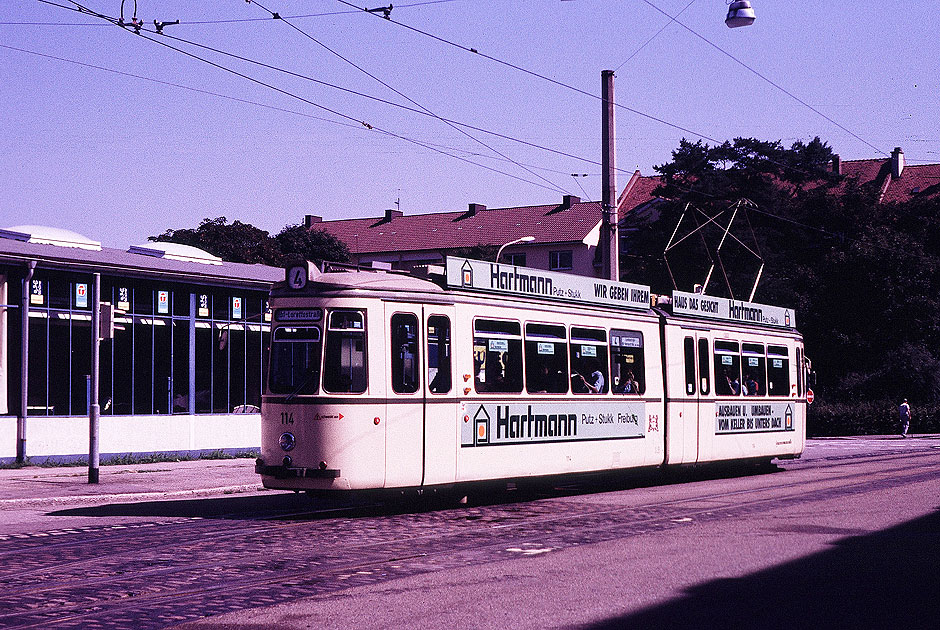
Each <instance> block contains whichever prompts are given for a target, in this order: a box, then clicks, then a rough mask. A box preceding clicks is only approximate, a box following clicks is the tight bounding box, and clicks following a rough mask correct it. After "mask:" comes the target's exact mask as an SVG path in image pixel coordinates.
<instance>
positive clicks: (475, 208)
mask: <svg viewBox="0 0 940 630" xmlns="http://www.w3.org/2000/svg"><path fill="white" fill-rule="evenodd" d="M484 210H486V206H484V205H483V204H482V203H471V204H470V205H469V206H468V207H467V211H466V212H464V213H463V214H462V215H460V216H459V217H457V220H458V221H463V220H464V219H469V218H470V217H475V216H476V215H477V212H483V211H484Z"/></svg>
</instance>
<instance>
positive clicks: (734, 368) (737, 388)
mask: <svg viewBox="0 0 940 630" xmlns="http://www.w3.org/2000/svg"><path fill="white" fill-rule="evenodd" d="M715 394H717V395H718V396H740V395H741V355H740V354H738V344H737V342H735V341H715Z"/></svg>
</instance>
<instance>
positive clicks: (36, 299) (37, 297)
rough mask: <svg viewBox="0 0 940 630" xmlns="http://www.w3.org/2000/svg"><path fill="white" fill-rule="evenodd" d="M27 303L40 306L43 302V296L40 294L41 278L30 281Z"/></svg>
mask: <svg viewBox="0 0 940 630" xmlns="http://www.w3.org/2000/svg"><path fill="white" fill-rule="evenodd" d="M29 303H30V304H35V305H37V306H42V305H43V304H44V303H45V298H44V297H43V294H42V280H33V281H32V282H31V283H30V289H29Z"/></svg>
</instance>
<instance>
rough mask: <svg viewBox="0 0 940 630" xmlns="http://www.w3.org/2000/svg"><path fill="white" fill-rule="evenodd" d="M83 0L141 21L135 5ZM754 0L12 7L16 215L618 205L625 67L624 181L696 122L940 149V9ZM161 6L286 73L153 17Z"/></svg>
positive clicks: (108, 235)
mask: <svg viewBox="0 0 940 630" xmlns="http://www.w3.org/2000/svg"><path fill="white" fill-rule="evenodd" d="M52 1H53V2H54V3H56V4H61V5H66V6H73V5H72V3H70V2H67V1H66V0H52ZM83 4H84V5H85V6H87V7H88V8H90V9H92V10H94V11H97V12H99V13H101V14H105V15H108V16H114V17H118V16H119V15H120V9H121V2H120V0H86V1H85V2H83ZM753 4H754V6H755V11H756V13H757V16H758V18H757V22H756V23H755V24H754V25H753V26H751V27H748V28H738V29H729V28H727V27H726V26H725V24H724V13H725V11H726V4H725V2H724V1H723V0H694V1H692V2H691V3H690V0H651V1H650V2H646V1H645V0H623V1H609V0H544V1H528V0H515V1H509V0H506V1H503V0H489V1H481V0H450V1H438V2H428V1H426V0H425V1H422V0H412V1H406V0H403V1H402V2H401V3H395V8H394V9H393V11H392V14H391V17H392V20H384V19H382V18H381V17H377V16H374V15H369V14H366V13H365V12H363V11H357V10H353V9H350V8H349V6H348V5H345V4H344V3H342V2H338V1H336V0H306V1H303V0H292V1H289V0H263V1H262V3H261V5H258V4H257V3H246V2H244V0H202V1H200V2H175V1H157V0H137V2H136V5H137V15H138V17H140V18H141V19H142V20H143V22H144V25H145V30H144V31H143V35H144V36H139V35H135V34H134V33H133V32H131V31H128V30H124V29H121V28H120V27H117V26H114V25H111V24H108V23H106V22H104V21H102V20H100V19H97V18H94V17H91V16H84V15H80V14H78V13H76V12H73V11H69V10H66V9H63V8H61V7H58V6H54V5H51V4H47V3H43V2H38V1H36V0H5V1H4V2H3V3H2V5H0V80H2V85H3V89H2V90H0V108H2V111H3V117H2V119H0V143H2V145H0V190H2V191H3V194H2V195H0V227H8V226H13V225H20V224H43V225H54V226H58V227H65V228H68V229H72V230H75V231H78V232H80V233H82V234H85V235H87V236H89V237H91V238H94V239H96V240H100V241H101V242H102V243H103V244H104V245H106V246H112V247H126V246H128V245H132V244H139V243H142V242H144V241H145V240H146V237H147V236H149V235H153V234H158V233H160V232H162V231H164V230H165V229H167V228H183V227H194V226H196V225H197V224H198V223H199V222H200V221H201V220H202V219H203V218H206V217H217V216H226V217H228V219H229V220H235V219H238V220H241V221H245V222H248V223H252V224H254V225H257V226H258V227H261V228H263V229H266V230H269V231H271V232H277V231H278V230H280V229H281V228H282V227H284V226H285V225H288V224H295V223H300V222H301V221H302V220H303V217H304V215H305V214H316V215H321V216H323V217H324V218H326V219H339V218H345V217H363V216H378V215H380V214H382V213H383V212H384V211H385V210H386V209H388V208H395V207H396V202H397V201H398V200H400V207H401V210H402V211H404V212H406V213H409V214H415V213H423V212H436V211H453V210H461V209H464V208H466V206H467V204H468V203H470V202H473V203H482V204H485V205H487V206H489V207H503V206H512V205H530V204H532V205H534V204H542V203H552V202H554V201H560V199H561V196H562V195H563V194H575V195H579V196H580V197H582V198H586V199H598V198H599V197H600V186H601V179H600V167H599V166H598V165H597V164H594V163H592V162H599V161H600V129H601V123H600V112H601V103H600V101H599V100H598V99H597V98H596V96H598V95H599V94H600V81H601V79H600V74H601V71H602V70H605V69H615V70H616V77H617V78H616V99H617V103H618V105H620V106H622V107H621V108H618V110H617V114H616V116H617V166H618V167H619V168H620V169H622V172H621V173H620V174H619V175H618V189H622V188H623V186H624V184H625V183H626V181H627V178H628V173H629V172H632V171H633V170H635V169H640V171H641V172H642V173H643V174H645V175H648V174H653V173H654V172H653V169H652V167H653V165H655V164H661V163H664V162H667V161H669V159H670V152H671V151H672V150H673V149H674V148H675V147H676V146H677V145H678V142H679V140H680V138H682V137H687V138H690V139H693V140H696V139H700V138H704V139H705V140H706V141H707V142H710V143H712V141H723V140H726V139H731V138H734V137H739V136H741V137H756V138H759V139H763V140H782V141H783V142H784V143H785V144H787V145H789V144H790V143H792V142H793V141H795V140H798V139H799V140H810V139H812V138H813V137H814V136H819V137H821V138H822V139H823V140H825V141H826V142H828V143H829V144H830V145H831V146H832V147H833V149H834V150H835V151H836V152H837V153H839V154H840V155H841V156H842V158H843V159H844V160H850V159H859V158H875V157H884V156H885V155H886V154H887V153H890V151H891V150H892V149H893V148H894V147H896V146H900V147H902V148H903V149H904V152H905V156H906V158H907V160H908V162H909V163H928V162H929V163H935V162H940V128H938V127H940V54H938V52H940V50H938V48H940V45H938V43H937V38H936V36H935V35H934V34H933V33H932V32H931V25H933V24H935V21H936V20H935V8H936V7H935V6H934V3H932V2H907V3H904V4H903V5H898V4H890V3H888V4H886V3H884V2H874V1H870V0H859V1H858V2H821V3H813V4H810V3H793V2H785V1H783V0H754V2H753ZM133 5H134V0H125V2H124V16H125V19H126V20H128V21H129V20H130V18H131V16H132V15H133ZM369 6H370V7H372V6H373V5H369ZM374 6H380V3H374ZM654 7H657V8H658V9H660V10H661V11H662V12H660V11H658V10H657V9H656V8H654ZM269 11H276V12H278V13H279V14H280V15H281V16H284V17H286V18H288V19H287V20H273V19H270V13H269ZM680 12H681V14H680ZM664 13H665V14H669V15H672V16H675V15H677V14H679V17H678V18H677V21H676V22H673V21H671V20H670V18H669V17H667V16H666V15H664ZM314 14H316V15H314ZM292 16H305V17H292ZM259 18H260V19H259ZM154 19H156V20H159V21H172V20H176V19H179V20H181V23H180V24H179V25H172V26H167V27H165V33H166V34H167V35H172V36H174V37H176V38H181V39H184V40H187V41H189V42H194V43H196V44H201V45H203V46H208V47H211V48H215V49H217V50H220V51H225V52H227V53H230V54H232V55H238V56H241V57H244V58H247V59H252V60H255V61H258V62H261V63H264V64H267V65H268V66H271V68H264V67H260V66H258V65H256V64H251V63H248V62H246V61H243V60H237V59H234V58H232V57H230V56H223V55H220V54H218V53H217V52H213V51H208V50H206V49H204V48H202V49H200V48H196V47H193V46H192V45H191V44H188V43H184V42H181V41H178V40H175V39H169V38H167V37H161V36H160V35H157V34H154V33H152V32H147V30H148V29H149V31H153V30H154V29H153V20H154ZM677 22H678V23H677ZM409 27H410V28H409ZM663 27H665V28H663ZM661 29H662V30H661ZM418 30H420V31H423V32H424V34H422V33H419V32H417V31H418ZM660 30H661V32H660ZM432 36H433V37H432ZM148 38H149V39H148ZM151 40H156V41H151ZM441 40H445V41H441ZM157 42H163V43H165V44H169V45H172V46H176V47H178V48H181V49H183V50H186V51H188V52H191V53H193V54H196V55H199V56H201V57H203V58H205V59H207V60H211V61H212V62H214V63H216V64H218V65H220V66H224V67H225V68H227V69H230V70H233V71H236V72H239V73H242V74H245V75H250V76H251V77H252V78H254V79H256V80H257V81H261V82H264V83H266V84H268V86H271V87H267V86H263V85H260V84H259V83H256V82H251V81H249V80H247V79H245V78H243V77H240V76H236V75H234V74H232V73H230V72H227V71H226V70H223V69H221V68H219V67H214V66H210V65H207V64H206V63H203V62H201V61H198V60H196V59H194V58H192V57H188V56H186V55H184V54H183V53H181V52H178V51H175V50H171V49H169V48H167V47H165V46H162V45H161V44H160V43H157ZM447 42H451V43H447ZM452 44H458V45H459V46H462V47H464V48H473V49H475V50H477V51H479V53H482V54H474V53H473V52H470V51H468V50H465V49H464V48H460V47H458V46H455V45H452ZM328 49H329V50H328ZM719 49H721V50H719ZM722 50H723V51H724V52H722ZM484 55H486V56H484ZM341 57H342V58H341ZM732 57H734V58H735V59H737V60H738V61H735V59H733V58H732ZM497 60H498V61H497ZM739 62H740V63H739ZM353 64H355V65H353ZM742 64H743V65H742ZM510 65H514V66H517V67H519V68H523V69H525V70H528V71H530V72H531V73H534V74H538V75H542V77H541V78H540V77H536V76H533V74H529V73H527V72H523V71H521V70H518V69H515V68H512V67H510ZM745 65H746V66H747V67H748V68H750V69H748V68H746V67H745ZM357 66H358V67H357ZM274 68H276V69H280V70H286V71H289V72H291V73H294V75H293V76H291V75H288V74H285V73H283V72H278V71H276V70H274ZM755 72H756V73H759V74H760V75H763V77H761V76H758V74H756V73H755ZM370 75H371V76H370ZM310 79H315V80H316V81H320V82H323V83H316V82H314V81H311V80H310ZM549 79H550V80H549ZM380 81H381V82H380ZM553 81H554V82H553ZM555 82H557V83H555ZM324 83H326V84H331V85H333V86H339V87H342V88H345V89H346V90H350V91H351V92H358V93H361V94H365V95H369V96H372V97H376V98H378V99H383V100H386V101H392V102H395V103H399V104H403V105H405V106H407V107H409V108H412V109H417V110H426V111H430V112H433V114H435V115H436V116H439V117H441V118H446V119H448V120H450V121H454V123H461V124H464V125H470V126H473V127H477V128H480V129H485V130H487V131H491V132H495V133H498V134H501V135H503V136H506V138H501V137H498V136H495V135H489V134H485V133H482V132H479V131H474V130H471V129H470V128H469V127H460V128H461V129H463V130H464V131H466V132H467V133H468V134H470V135H472V136H473V138H471V137H468V135H465V134H464V133H461V132H459V131H457V130H456V129H455V128H454V126H455V125H453V123H452V124H447V123H445V122H442V121H440V120H439V119H437V118H434V117H432V116H430V115H419V114H417V113H415V112H412V111H408V110H406V109H403V108H399V107H393V106H390V105H387V104H384V103H381V102H379V101H377V100H374V99H367V98H363V97H361V96H358V95H355V94H353V93H351V92H350V91H346V92H343V91H340V90H338V89H336V88H334V87H329V86H327V85H324ZM383 84H384V85H383ZM559 84H563V85H559ZM273 88H276V89H273ZM583 92H587V93H588V94H584V93H583ZM402 95H404V96H407V97H408V98H410V99H411V101H413V102H409V101H407V100H405V98H403V96H402ZM591 95H593V96H591ZM801 101H802V102H801ZM317 106H321V107H317ZM322 108H328V109H329V110H332V112H331V111H327V110H326V109H322ZM627 108H628V109H627ZM630 110H634V111H630ZM637 112H639V113H637ZM656 119H658V120H656ZM363 122H364V123H367V124H368V125H371V126H372V129H369V128H367V127H366V126H365V125H363V124H362V123H363ZM390 134H394V135H390ZM396 136H397V137H396ZM474 138H476V140H475V139H474ZM477 140H478V141H479V142H478V141H477ZM515 140H519V141H522V142H524V143H529V144H523V143H522V142H516V141H515ZM533 144H534V145H540V147H545V148H536V147H533V146H531V145H533ZM546 148H547V149H552V150H554V151H555V152H552V151H549V150H546ZM560 153H561V154H568V155H561V154H560ZM571 156H575V157H571ZM576 158H583V160H582V159H576ZM573 173H576V174H578V175H579V177H572V174H573ZM581 175H584V176H581Z"/></svg>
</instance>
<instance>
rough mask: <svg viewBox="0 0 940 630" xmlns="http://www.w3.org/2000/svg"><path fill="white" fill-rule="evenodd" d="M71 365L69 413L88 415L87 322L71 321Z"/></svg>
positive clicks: (89, 371)
mask: <svg viewBox="0 0 940 630" xmlns="http://www.w3.org/2000/svg"><path fill="white" fill-rule="evenodd" d="M71 364H72V365H71V371H72V406H71V411H70V412H69V413H70V414H71V415H73V416H84V415H88V411H89V407H88V405H89V404H90V403H91V401H89V400H88V391H89V386H90V385H91V381H90V380H89V377H90V376H91V322H90V321H88V320H82V319H73V320H72V352H71ZM99 369H100V366H99ZM100 404H101V401H100V400H99V405H100Z"/></svg>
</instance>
